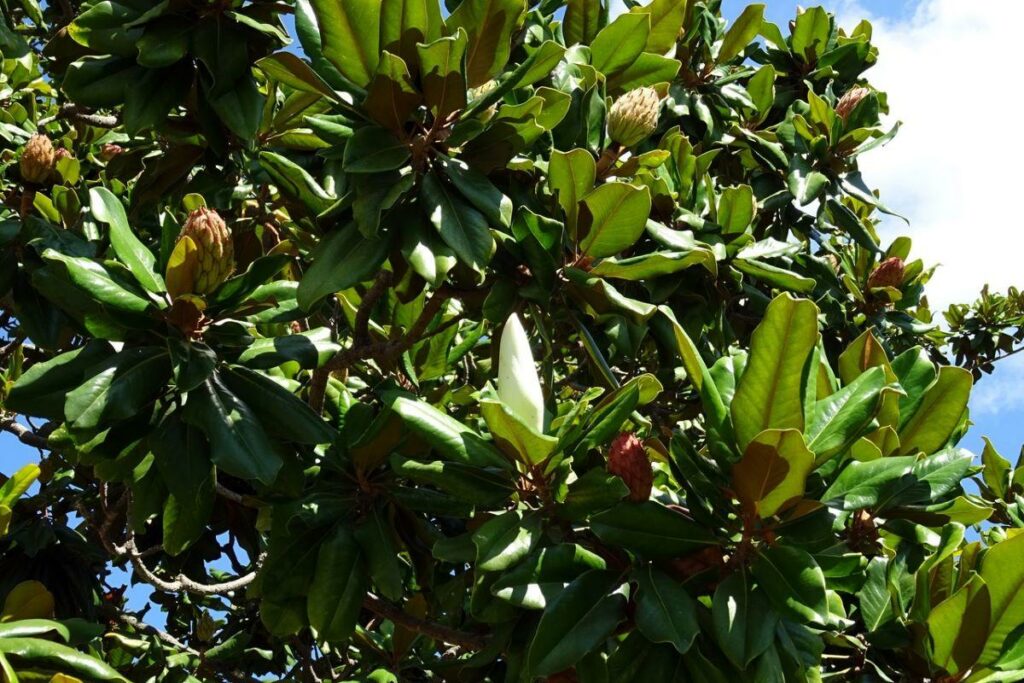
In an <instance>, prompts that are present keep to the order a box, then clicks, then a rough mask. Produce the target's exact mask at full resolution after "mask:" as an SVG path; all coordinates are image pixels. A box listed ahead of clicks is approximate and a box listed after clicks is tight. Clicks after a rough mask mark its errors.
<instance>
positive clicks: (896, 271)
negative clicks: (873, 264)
mask: <svg viewBox="0 0 1024 683" xmlns="http://www.w3.org/2000/svg"><path fill="white" fill-rule="evenodd" d="M905 272H906V266H905V265H904V263H903V259H901V258H898V257H896V256H893V257H892V258H887V259H885V260H884V261H882V262H881V263H879V264H878V267H877V268H875V270H874V271H872V273H871V275H870V276H869V277H868V289H874V288H875V287H893V288H894V289H899V288H900V285H902V284H903V275H904V273H905Z"/></svg>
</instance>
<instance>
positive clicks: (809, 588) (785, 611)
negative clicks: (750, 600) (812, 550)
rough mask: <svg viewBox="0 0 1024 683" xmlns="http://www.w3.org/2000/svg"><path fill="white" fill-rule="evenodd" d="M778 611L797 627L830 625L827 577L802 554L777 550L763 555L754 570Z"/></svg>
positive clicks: (798, 551) (801, 552) (790, 550)
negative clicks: (809, 624)
mask: <svg viewBox="0 0 1024 683" xmlns="http://www.w3.org/2000/svg"><path fill="white" fill-rule="evenodd" d="M751 569H752V571H753V573H754V578H756V579H757V582H758V584H760V586H761V587H762V588H763V589H764V591H765V593H766V595H767V596H768V600H769V601H771V602H772V604H773V605H775V609H777V610H779V612H780V613H781V614H782V615H783V616H785V617H787V618H789V619H792V620H794V621H796V622H798V623H805V622H813V623H816V624H827V623H828V622H829V611H828V600H827V597H826V594H825V575H824V574H823V573H822V571H821V567H819V566H818V563H817V562H815V561H814V558H813V557H811V556H810V555H808V554H807V553H806V552H804V551H803V550H800V549H798V548H791V547H787V546H781V545H779V546H774V547H771V548H767V549H764V550H762V551H761V553H760V554H759V555H758V557H757V559H756V560H755V561H754V564H753V565H752V567H751Z"/></svg>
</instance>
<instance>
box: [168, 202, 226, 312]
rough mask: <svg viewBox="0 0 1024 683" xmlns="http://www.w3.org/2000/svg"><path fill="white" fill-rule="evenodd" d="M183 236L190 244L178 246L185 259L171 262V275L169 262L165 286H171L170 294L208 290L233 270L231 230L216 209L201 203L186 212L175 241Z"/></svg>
mask: <svg viewBox="0 0 1024 683" xmlns="http://www.w3.org/2000/svg"><path fill="white" fill-rule="evenodd" d="M185 238H188V240H189V241H191V243H192V244H191V245H189V248H188V249H186V250H182V253H183V256H184V257H185V263H183V264H175V268H176V272H175V274H174V275H173V276H172V274H171V272H170V266H169V272H168V289H169V290H172V291H171V295H172V296H180V295H182V294H200V295H201V294H209V293H211V292H213V291H214V290H215V289H217V287H219V286H220V284H221V283H222V282H224V281H225V280H227V279H228V278H229V277H230V276H231V273H233V272H234V270H235V249H234V245H233V243H232V241H231V231H230V230H228V226H227V224H226V223H225V222H224V219H223V218H221V217H220V215H218V214H217V212H216V211H214V210H213V209H207V208H206V207H202V208H199V209H196V210H195V211H193V212H192V213H190V214H189V216H188V220H186V221H185V225H184V227H182V229H181V233H180V234H179V235H178V242H179V243H181V242H182V241H183V240H185ZM173 260H174V259H172V261H173ZM172 281H173V285H172Z"/></svg>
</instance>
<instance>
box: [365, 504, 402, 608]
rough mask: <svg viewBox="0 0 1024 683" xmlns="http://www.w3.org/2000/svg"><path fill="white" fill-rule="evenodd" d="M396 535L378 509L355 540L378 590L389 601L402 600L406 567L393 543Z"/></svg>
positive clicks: (366, 519) (373, 512)
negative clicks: (403, 568)
mask: <svg viewBox="0 0 1024 683" xmlns="http://www.w3.org/2000/svg"><path fill="white" fill-rule="evenodd" d="M393 533H394V532H393V530H392V529H391V528H390V525H389V522H388V520H387V518H386V517H385V514H382V510H381V509H379V508H374V509H373V510H372V511H371V512H370V514H368V515H367V516H366V517H365V518H364V519H363V521H362V522H361V523H360V524H359V525H358V526H357V527H356V529H355V538H356V541H357V542H358V543H359V549H360V550H361V551H362V553H363V557H365V558H366V566H367V568H368V570H369V573H370V578H371V579H372V580H373V584H374V585H375V586H376V587H377V590H378V591H380V593H381V595H383V596H384V597H385V598H388V599H389V600H401V599H402V587H403V586H402V584H403V579H402V563H401V562H400V561H399V558H398V550H397V549H396V548H395V544H394V542H393V541H392V534H393Z"/></svg>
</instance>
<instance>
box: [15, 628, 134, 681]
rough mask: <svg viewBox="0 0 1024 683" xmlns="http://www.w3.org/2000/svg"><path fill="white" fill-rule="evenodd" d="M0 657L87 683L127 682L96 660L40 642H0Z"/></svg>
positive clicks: (48, 642)
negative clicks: (99, 682) (10, 657)
mask: <svg viewBox="0 0 1024 683" xmlns="http://www.w3.org/2000/svg"><path fill="white" fill-rule="evenodd" d="M0 654H3V655H8V656H12V657H17V658H18V659H21V660H23V661H26V662H31V664H32V665H33V666H40V667H46V668H50V669H58V670H60V671H66V672H69V673H70V674H73V675H78V676H83V677H85V678H88V679H90V680H96V681H118V683H128V679H127V678H125V677H124V676H122V675H121V674H119V673H117V671H115V670H114V669H112V668H111V667H110V666H109V665H107V664H105V663H104V662H102V661H100V660H99V659H96V658H95V657H91V656H89V655H87V654H84V653H81V652H79V651H78V650H75V649H73V648H70V647H68V646H67V645H61V644H60V643H54V642H50V641H49V640H43V639H41V638H0Z"/></svg>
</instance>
